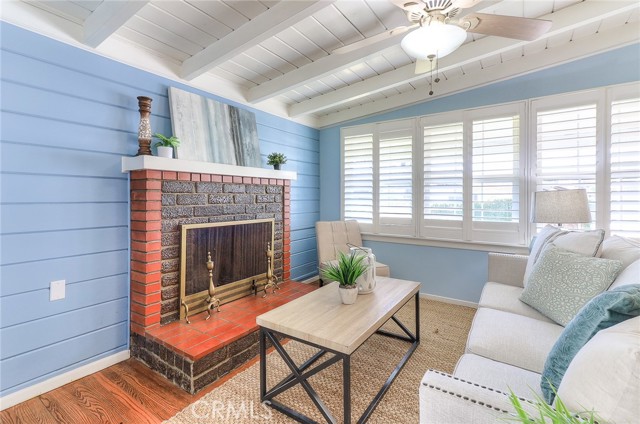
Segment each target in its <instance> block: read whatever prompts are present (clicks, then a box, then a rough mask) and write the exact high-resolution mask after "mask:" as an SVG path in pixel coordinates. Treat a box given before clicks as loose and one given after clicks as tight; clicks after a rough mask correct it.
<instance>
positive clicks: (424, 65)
mask: <svg viewBox="0 0 640 424" xmlns="http://www.w3.org/2000/svg"><path fill="white" fill-rule="evenodd" d="M436 60H437V59H433V60H429V59H418V60H416V69H415V74H416V75H420V74H424V73H427V72H429V71H430V70H431V69H435V67H436Z"/></svg>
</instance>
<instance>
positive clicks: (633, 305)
mask: <svg viewBox="0 0 640 424" xmlns="http://www.w3.org/2000/svg"><path fill="white" fill-rule="evenodd" d="M639 315H640V285H628V286H623V287H620V288H617V289H615V290H611V291H606V292H604V293H601V294H600V295H598V296H596V297H595V298H593V299H592V300H591V301H590V302H589V303H587V304H586V305H585V307H584V308H582V309H581V310H580V312H579V313H578V315H576V317H575V318H574V319H573V320H572V321H571V322H570V323H569V325H567V327H566V328H565V329H564V331H563V332H562V334H561V335H560V338H558V341H557V342H556V343H555V345H554V346H553V348H552V349H551V352H549V357H548V358H547V360H546V362H545V364H544V370H543V372H542V380H541V383H540V384H541V388H542V393H543V394H544V399H545V400H546V401H547V402H548V403H549V404H551V403H552V402H553V399H554V397H555V393H554V389H556V390H557V388H558V387H559V386H560V382H561V381H562V379H563V378H562V377H563V375H564V374H565V371H566V369H567V367H568V366H569V364H570V363H571V360H572V359H573V357H574V356H575V355H576V353H578V351H579V350H580V349H581V348H582V347H583V346H584V345H585V343H587V342H588V341H589V340H590V339H591V338H592V337H593V336H594V335H595V334H596V333H597V332H598V331H600V330H603V329H605V328H609V327H611V326H613V325H616V324H618V323H620V322H622V321H625V320H628V319H629V318H633V317H637V316H639ZM639 359H640V358H639ZM583 372H587V371H586V370H583Z"/></svg>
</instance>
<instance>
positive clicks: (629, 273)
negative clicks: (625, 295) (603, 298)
mask: <svg viewBox="0 0 640 424" xmlns="http://www.w3.org/2000/svg"><path fill="white" fill-rule="evenodd" d="M623 265H624V262H623ZM627 284H640V259H638V260H637V261H635V262H634V263H632V264H631V265H629V266H628V267H626V268H624V269H623V270H622V272H621V273H620V274H618V277H617V278H616V279H615V280H614V281H613V284H611V287H609V290H613V289H615V288H617V287H621V286H626V285H627Z"/></svg>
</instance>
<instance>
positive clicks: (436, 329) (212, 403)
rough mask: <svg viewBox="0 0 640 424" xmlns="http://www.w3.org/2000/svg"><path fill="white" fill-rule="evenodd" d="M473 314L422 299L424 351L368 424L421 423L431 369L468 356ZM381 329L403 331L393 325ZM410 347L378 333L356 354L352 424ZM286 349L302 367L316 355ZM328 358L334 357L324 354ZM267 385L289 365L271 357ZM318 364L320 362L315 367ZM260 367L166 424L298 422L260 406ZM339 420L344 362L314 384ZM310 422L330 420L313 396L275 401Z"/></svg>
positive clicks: (407, 316) (406, 317)
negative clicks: (422, 393)
mask: <svg viewBox="0 0 640 424" xmlns="http://www.w3.org/2000/svg"><path fill="white" fill-rule="evenodd" d="M474 313H475V309H472V308H467V307H464V306H456V305H451V304H446V303H442V302H436V301H431V300H427V299H420V337H421V339H420V346H419V347H418V349H416V351H415V352H414V353H413V356H412V357H411V359H410V360H409V361H408V362H407V364H406V365H405V367H404V368H403V370H402V371H401V372H400V374H399V376H398V377H397V378H396V380H395V381H394V382H393V384H392V385H391V388H390V389H389V391H388V392H387V394H386V395H385V397H384V398H383V400H382V401H381V402H380V403H379V404H378V406H377V408H376V409H375V411H374V412H373V414H372V416H371V418H370V420H369V421H368V422H370V423H385V424H387V423H394V424H396V423H397V424H399V423H417V422H418V421H419V407H418V387H419V384H420V380H421V379H422V376H423V375H424V373H425V372H426V371H427V369H429V368H434V369H438V370H441V371H445V372H452V371H453V367H454V366H455V364H456V362H457V361H458V358H459V357H460V356H461V355H462V354H463V352H464V346H465V343H466V340H467V334H468V332H469V328H470V327H471V320H472V318H473V315H474ZM397 316H398V317H399V318H400V320H401V322H403V323H404V324H405V325H406V326H407V328H409V329H412V328H414V324H413V322H414V321H415V319H414V310H413V302H409V303H408V304H407V305H406V306H405V307H404V308H403V309H402V310H400V311H399V312H398V315H397ZM383 329H387V330H392V331H396V332H400V330H399V328H398V327H397V325H396V324H395V323H394V322H388V323H387V324H385V325H384V326H383ZM407 348H408V343H407V342H402V341H399V340H395V339H391V338H388V337H384V336H381V335H378V334H374V335H373V336H372V337H371V338H369V340H367V341H366V342H365V343H364V344H363V345H362V346H361V347H360V348H359V349H358V350H357V351H356V352H355V353H354V354H353V356H352V357H351V399H352V406H351V408H352V422H356V420H357V419H358V418H359V417H360V416H361V415H362V413H363V412H364V410H365V408H366V407H367V405H368V404H369V402H371V400H372V399H373V397H374V396H375V395H376V393H377V392H378V391H379V390H380V388H381V387H382V385H383V384H384V382H385V381H386V379H387V377H388V376H389V375H390V374H391V371H392V370H393V368H395V366H396V364H397V363H398V362H399V361H400V359H401V358H402V356H403V355H404V354H405V353H406V351H407ZM285 349H286V350H287V352H289V354H290V355H291V356H292V358H293V359H294V360H296V362H297V363H298V365H300V363H302V362H303V361H304V360H306V359H308V358H309V357H310V356H311V355H313V354H314V353H315V352H316V350H315V349H313V348H310V347H308V346H305V345H303V344H301V343H298V342H295V341H290V342H288V343H287V344H286V345H285ZM325 356H326V357H330V355H325ZM267 361H268V364H269V365H268V368H267V369H268V375H267V377H268V384H269V387H273V385H274V384H275V383H277V382H278V381H280V380H281V379H282V378H284V377H285V376H286V375H288V368H287V367H286V365H285V364H284V362H283V361H282V360H281V358H280V357H279V356H278V355H277V354H276V353H275V352H272V353H270V354H269V355H268V356H267ZM318 363H319V362H318ZM259 367H260V364H259V363H255V364H253V365H252V366H250V367H249V368H247V369H246V370H244V371H242V372H241V373H239V374H237V375H236V376H234V377H233V378H231V379H230V380H229V381H227V382H225V383H224V384H222V385H221V386H219V387H217V388H215V389H214V390H212V391H211V392H210V393H208V394H206V395H205V396H203V397H202V398H201V399H200V400H199V401H197V402H195V403H193V404H191V405H189V406H188V407H186V408H185V409H184V410H182V411H181V412H179V413H178V414H177V415H176V416H174V417H173V418H171V419H170V420H168V421H165V423H166V424H204V423H216V424H217V423H250V422H256V423H260V422H264V423H274V424H275V423H290V422H294V421H293V420H291V419H290V418H289V417H287V416H285V415H283V414H281V413H280V412H278V411H276V410H274V409H272V408H269V407H266V406H264V405H262V404H261V403H260V394H259V385H260V380H259V369H260V368H259ZM309 381H310V383H311V386H312V387H313V388H314V389H315V390H316V391H317V392H318V394H319V396H320V397H321V399H322V400H323V402H324V403H325V404H326V405H327V406H328V407H329V408H330V410H331V411H332V413H333V415H334V417H335V418H336V419H337V420H338V421H339V422H341V421H342V362H338V363H336V364H333V365H331V366H330V367H329V368H327V369H326V370H324V371H322V372H320V373H319V374H316V375H314V376H313V377H311V379H310V380H309ZM276 399H277V400H279V401H280V402H282V403H284V404H285V405H287V406H290V407H292V408H294V409H296V410H298V411H300V412H302V413H303V414H305V415H307V416H308V417H310V418H312V419H314V420H316V421H318V422H325V420H324V418H323V417H322V415H320V413H319V412H318V411H317V409H315V407H314V405H313V403H312V402H311V400H310V398H309V396H308V395H307V393H306V392H305V391H304V389H302V388H301V387H299V386H296V387H294V388H292V389H290V390H288V391H286V392H285V393H282V394H280V395H278V396H277V397H276Z"/></svg>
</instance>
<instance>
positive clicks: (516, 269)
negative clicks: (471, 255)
mask: <svg viewBox="0 0 640 424" xmlns="http://www.w3.org/2000/svg"><path fill="white" fill-rule="evenodd" d="M528 258H529V257H528V256H525V255H511V254H506V253H494V252H490V253H489V272H488V276H487V281H492V282H494V283H502V284H508V285H511V286H517V287H523V283H522V281H523V280H524V271H525V269H526V268H527V260H528Z"/></svg>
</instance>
